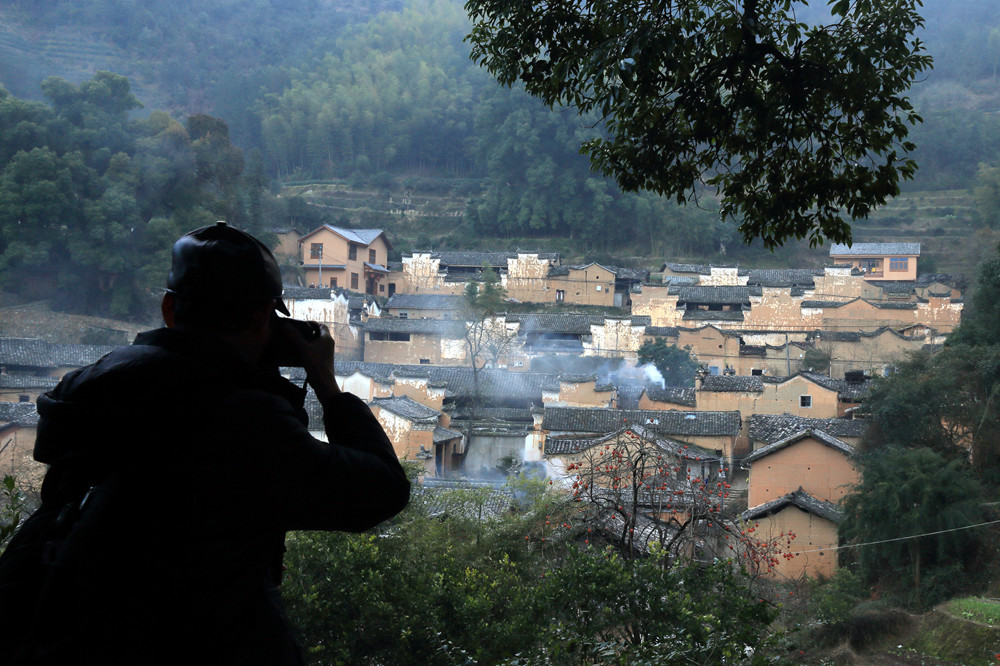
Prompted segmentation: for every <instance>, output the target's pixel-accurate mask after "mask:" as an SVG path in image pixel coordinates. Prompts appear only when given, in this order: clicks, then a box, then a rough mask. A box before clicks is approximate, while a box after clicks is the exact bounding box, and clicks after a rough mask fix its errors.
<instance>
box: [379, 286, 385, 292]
mask: <svg viewBox="0 0 1000 666" xmlns="http://www.w3.org/2000/svg"><path fill="white" fill-rule="evenodd" d="M378 290H379V291H380V292H383V291H385V285H384V284H380V285H379V286H378Z"/></svg>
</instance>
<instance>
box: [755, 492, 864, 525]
mask: <svg viewBox="0 0 1000 666" xmlns="http://www.w3.org/2000/svg"><path fill="white" fill-rule="evenodd" d="M788 506H797V507H798V508H800V509H802V510H803V511H807V512H809V513H812V514H815V515H817V516H820V517H821V518H826V519H827V520H829V521H832V522H834V523H839V522H840V520H841V518H843V515H844V514H843V512H842V511H841V510H840V509H839V508H837V505H836V504H833V503H832V502H827V501H826V500H821V499H817V498H816V497H813V496H812V495H810V494H809V493H807V492H805V491H804V490H802V488H799V489H798V490H796V491H795V492H792V493H788V494H787V495H784V496H782V497H779V498H778V499H775V500H771V501H770V502H765V503H764V504H761V505H758V506H755V507H752V508H750V509H747V510H746V511H744V512H743V513H742V514H740V517H741V518H743V520H758V519H760V518H763V517H764V516H769V515H771V514H774V513H777V512H779V511H781V510H782V509H784V508H785V507H788Z"/></svg>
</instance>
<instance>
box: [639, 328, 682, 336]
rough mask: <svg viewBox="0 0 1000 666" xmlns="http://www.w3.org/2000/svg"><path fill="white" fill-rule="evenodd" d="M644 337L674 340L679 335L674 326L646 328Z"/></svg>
mask: <svg viewBox="0 0 1000 666" xmlns="http://www.w3.org/2000/svg"><path fill="white" fill-rule="evenodd" d="M646 335H654V336H657V337H662V338H676V337H677V336H678V335H679V332H678V330H677V327H676V326H647V327H646Z"/></svg>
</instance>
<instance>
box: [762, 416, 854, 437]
mask: <svg viewBox="0 0 1000 666" xmlns="http://www.w3.org/2000/svg"><path fill="white" fill-rule="evenodd" d="M867 428H868V423H867V422H866V421H864V420H863V419H813V418H807V417H804V416H795V415H792V414H753V415H752V416H751V417H750V431H749V434H750V439H751V440H752V441H753V442H754V444H770V443H772V442H777V441H778V440H781V439H784V438H786V437H790V436H791V435H794V434H795V433H797V432H801V431H803V430H822V431H823V432H825V433H827V434H829V435H833V436H834V437H837V438H839V439H843V438H845V437H850V438H852V439H858V438H861V437H864V434H865V430H866V429H867Z"/></svg>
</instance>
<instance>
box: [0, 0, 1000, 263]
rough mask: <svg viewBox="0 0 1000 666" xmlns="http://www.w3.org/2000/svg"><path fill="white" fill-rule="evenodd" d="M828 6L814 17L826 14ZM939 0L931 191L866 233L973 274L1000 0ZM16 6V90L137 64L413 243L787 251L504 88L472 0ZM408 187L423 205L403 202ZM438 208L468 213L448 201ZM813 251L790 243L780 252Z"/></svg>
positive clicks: (931, 9)
mask: <svg viewBox="0 0 1000 666" xmlns="http://www.w3.org/2000/svg"><path fill="white" fill-rule="evenodd" d="M824 8H825V5H823V6H822V7H821V6H819V5H816V6H812V7H808V8H805V7H802V8H800V15H801V17H802V18H803V20H806V21H812V20H818V19H820V18H821V17H822V14H823V12H824ZM924 11H925V16H926V18H927V24H926V29H925V31H924V35H923V38H924V39H925V41H926V44H927V47H928V50H929V52H930V53H931V54H932V55H934V57H935V70H934V71H933V72H931V73H930V74H929V76H928V77H927V79H926V80H925V81H922V82H920V83H919V84H918V85H917V86H916V88H915V89H914V91H913V98H914V100H915V102H916V104H917V106H918V108H919V109H920V110H921V112H922V114H923V116H924V119H925V123H924V124H923V125H920V126H917V127H916V128H914V129H913V131H912V136H913V138H914V140H915V142H916V143H917V144H918V150H917V152H916V154H915V157H916V159H917V160H918V162H919V163H920V165H921V168H920V170H919V171H918V174H917V179H916V181H915V182H913V183H907V184H904V192H905V193H907V194H908V196H910V197H913V199H912V200H911V199H909V198H906V199H904V200H903V201H901V202H899V203H895V204H893V205H892V206H890V207H888V208H887V209H886V210H884V211H880V212H877V213H876V214H875V215H874V216H873V219H872V220H871V221H869V222H867V223H859V224H858V225H856V230H855V235H856V238H857V239H858V240H874V239H881V238H885V239H890V240H919V241H923V242H925V243H929V246H930V247H932V248H933V249H932V252H931V254H936V255H938V257H939V259H938V263H939V265H938V266H937V269H938V270H952V271H955V270H960V269H961V268H962V267H963V266H962V264H963V263H964V262H965V261H967V260H966V259H965V256H966V255H967V254H968V253H969V251H971V249H972V247H973V246H972V245H971V244H969V243H970V239H972V238H973V237H974V233H975V231H976V230H977V229H980V228H983V227H991V226H992V225H993V224H995V223H996V221H997V217H998V214H997V211H998V210H1000V206H998V205H997V204H996V203H995V202H994V201H992V200H990V199H989V197H988V196H985V195H984V196H981V197H980V199H985V201H977V200H976V199H975V197H973V189H974V187H975V186H976V184H977V183H978V181H977V175H978V176H983V177H984V178H986V180H987V181H988V182H987V183H986V185H987V188H988V189H989V188H991V187H994V185H993V183H994V182H995V181H997V180H998V178H996V177H992V178H991V177H989V173H988V172H987V171H981V170H980V165H981V164H985V165H993V164H996V163H997V160H998V155H1000V122H998V120H997V117H996V114H995V113H994V111H996V110H997V109H1000V87H998V85H997V72H996V70H997V67H998V65H1000V7H998V5H997V3H995V2H991V1H990V0H970V1H968V2H962V3H952V2H947V1H945V0H931V1H929V2H927V3H925V7H924ZM0 18H2V22H0V25H2V26H3V27H2V28H0V82H2V83H3V85H4V86H5V87H6V88H7V89H8V90H10V91H11V92H12V93H13V94H15V95H16V96H19V97H25V98H36V99H37V98H41V97H42V95H41V92H40V87H39V84H40V81H41V80H42V79H43V78H45V77H46V76H50V75H55V76H62V77H64V78H67V79H68V80H70V81H71V82H80V81H82V80H85V79H86V78H88V77H90V76H91V75H92V74H93V73H94V72H95V71H97V70H99V69H108V70H111V71H116V72H118V73H122V74H124V75H126V76H127V77H129V79H130V81H131V83H132V85H133V91H134V92H135V93H136V95H137V97H138V98H139V99H140V101H142V103H143V104H144V107H145V108H144V109H143V110H141V111H139V112H138V113H149V112H150V111H151V110H154V109H166V110H168V111H169V112H170V113H172V114H173V115H175V116H178V117H183V116H185V115H188V114H193V113H208V114H211V115H214V116H217V117H219V118H221V119H223V120H225V121H226V122H227V123H228V125H229V128H230V137H231V139H232V141H233V143H234V144H235V145H237V146H239V147H241V148H243V149H244V150H250V149H254V148H256V149H259V150H260V151H261V156H262V165H263V167H264V169H265V172H266V174H267V175H268V176H269V177H270V178H272V179H276V180H277V181H280V182H284V183H296V182H300V183H305V182H308V183H317V181H319V183H318V184H315V185H313V186H312V187H311V188H302V189H299V190H296V192H298V193H301V194H307V193H308V196H310V197H313V198H312V199H310V200H311V201H315V202H316V203H320V204H322V205H323V206H324V207H317V208H315V209H313V211H312V212H311V213H310V215H314V216H317V218H326V219H330V220H331V221H336V222H339V223H345V224H351V223H355V224H365V225H372V224H378V225H380V226H385V227H386V228H388V229H390V230H391V231H392V232H393V233H394V234H397V235H398V236H399V239H400V240H401V243H400V246H401V247H402V248H404V249H405V248H407V247H411V246H414V245H424V246H440V245H442V244H445V243H450V244H452V245H454V244H468V245H474V244H476V243H477V242H483V240H482V239H487V238H488V239H492V240H491V241H489V242H494V243H495V242H497V240H499V242H503V243H507V244H510V245H511V246H517V245H522V246H524V245H536V246H537V245H538V244H539V243H540V242H543V241H544V242H545V243H550V242H552V239H565V241H564V242H562V246H563V247H564V248H565V249H566V250H568V251H570V252H573V253H576V254H587V255H590V256H597V255H600V254H608V253H619V254H647V253H651V254H654V255H671V256H683V257H700V258H709V259H712V258H714V259H715V260H717V261H725V260H740V259H741V258H743V259H744V260H750V259H751V258H753V259H757V260H763V261H767V260H768V259H769V257H768V256H765V255H761V254H760V253H757V252H754V251H749V252H750V254H749V256H748V255H747V252H748V251H747V250H746V249H744V248H741V247H737V246H738V234H736V232H735V230H734V229H733V228H732V227H731V226H729V225H724V224H721V223H719V222H718V221H717V220H716V216H715V214H714V212H712V210H711V209H712V207H713V206H712V202H711V201H710V200H708V201H706V202H705V208H707V209H708V210H700V209H699V208H697V207H692V206H689V207H687V208H678V207H677V206H676V205H675V204H673V203H672V202H669V201H663V200H661V199H660V198H658V197H654V196H651V195H648V194H623V193H621V192H620V191H619V190H618V188H617V187H616V186H615V185H614V183H612V182H610V181H608V180H607V179H605V178H602V177H600V176H598V175H596V174H594V173H592V172H591V171H590V170H589V165H588V164H587V162H586V160H585V158H584V157H582V156H580V155H579V154H578V147H579V144H580V142H581V141H583V140H585V139H586V138H589V137H591V136H593V135H594V134H595V133H596V132H599V131H600V125H599V122H598V119H597V118H580V117H579V116H577V115H576V114H575V113H574V112H572V111H550V110H548V109H546V108H545V107H543V106H542V105H541V104H539V103H538V102H536V101H535V100H533V99H531V98H528V97H527V96H526V95H524V94H523V93H522V92H520V91H519V90H507V89H501V88H499V86H497V85H496V83H495V82H494V81H492V80H491V79H490V77H489V76H488V75H487V74H485V73H484V72H483V71H482V70H480V69H479V68H478V67H477V66H476V65H475V64H474V63H472V62H471V61H470V60H469V59H468V47H467V45H466V44H464V43H463V37H464V35H465V34H466V32H467V31H468V26H469V23H468V19H467V17H466V16H465V13H464V10H463V8H462V3H461V2H459V1H458V0H421V1H417V2H404V1H403V0H384V1H382V2H374V3H362V2H354V1H348V0H344V1H338V2H320V1H318V0H290V1H289V2H282V3H280V4H278V3H271V2H265V1H263V0H258V1H252V2H221V3H218V2H216V3H206V2H203V1H202V0H184V1H181V2H176V3H169V5H162V6H161V5H155V6H148V5H144V4H141V3H134V2H123V1H120V0H119V1H114V2H112V1H110V0H99V1H97V2H92V3H85V4H84V5H79V4H78V3H71V2H55V3H47V4H45V5H44V6H42V5H38V4H36V3H23V2H22V3H13V4H8V5H7V6H6V7H5V8H4V9H3V10H0ZM991 31H995V32H991ZM324 183H325V184H324ZM931 190H933V191H935V192H940V191H941V190H951V191H950V192H948V194H947V195H942V194H928V193H927V192H928V191H931ZM407 193H409V194H410V195H412V196H410V197H409V200H410V203H409V204H406V205H402V206H398V205H396V204H397V203H399V201H400V199H402V198H404V195H406V194H407ZM941 197H944V198H943V199H942V200H944V201H947V203H942V204H940V205H938V204H937V203H936V202H937V200H938V199H939V198H941ZM390 199H391V201H390ZM421 202H425V203H421ZM435 207H439V208H442V209H443V210H446V211H447V212H449V213H456V212H459V213H461V216H460V217H457V216H452V217H450V218H441V217H440V216H439V215H438V214H437V213H438V211H437V210H435ZM393 211H395V212H393ZM407 213H408V215H405V214H407ZM442 220H445V221H446V222H447V224H446V225H442V224H441V222H442ZM315 221H316V220H315V219H314V220H310V223H311V222H315ZM444 232H447V233H444ZM987 235H988V234H987V233H986V232H983V233H982V234H981V235H980V236H981V237H980V238H978V239H977V240H976V243H975V244H976V245H978V244H981V243H982V242H987V243H988V242H989V239H987V238H985V236H987ZM442 236H446V238H443V237H442ZM793 246H794V244H793ZM723 248H725V250H726V252H727V254H726V255H721V254H720V251H721V250H722V249H723ZM734 253H735V254H734ZM820 254H822V253H820ZM793 255H795V256H793ZM796 256H798V257H799V258H798V259H796ZM811 256H812V255H810V254H809V253H806V254H805V255H801V254H799V253H797V252H795V251H794V250H789V251H787V252H785V253H784V254H782V253H779V256H778V257H777V258H776V261H778V262H780V263H796V262H799V263H801V262H809V261H812V258H811Z"/></svg>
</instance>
